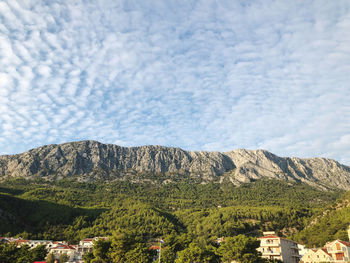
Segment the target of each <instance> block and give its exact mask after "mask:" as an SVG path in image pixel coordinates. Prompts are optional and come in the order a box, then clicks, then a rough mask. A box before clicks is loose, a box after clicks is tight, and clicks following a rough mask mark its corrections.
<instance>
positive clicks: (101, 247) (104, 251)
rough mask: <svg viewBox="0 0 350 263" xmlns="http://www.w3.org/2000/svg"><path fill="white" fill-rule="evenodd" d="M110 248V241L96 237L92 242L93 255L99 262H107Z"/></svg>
mask: <svg viewBox="0 0 350 263" xmlns="http://www.w3.org/2000/svg"><path fill="white" fill-rule="evenodd" d="M110 248H111V242H110V241H106V240H103V239H98V240H96V241H95V242H94V249H93V255H94V257H95V259H96V260H99V262H108V260H109V257H108V254H109V250H110ZM96 260H93V261H92V262H97V261H96Z"/></svg>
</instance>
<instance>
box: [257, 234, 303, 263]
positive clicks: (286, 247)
mask: <svg viewBox="0 0 350 263" xmlns="http://www.w3.org/2000/svg"><path fill="white" fill-rule="evenodd" d="M263 234H264V236H262V237H259V238H258V240H260V247H259V248H258V249H257V250H258V251H259V252H261V254H262V257H263V258H266V259H272V260H274V259H277V260H281V261H283V262H284V263H298V262H299V260H300V258H301V256H300V255H299V249H298V243H297V242H295V241H292V240H289V239H285V238H282V237H279V236H277V235H276V234H275V232H273V231H269V232H264V233H263Z"/></svg>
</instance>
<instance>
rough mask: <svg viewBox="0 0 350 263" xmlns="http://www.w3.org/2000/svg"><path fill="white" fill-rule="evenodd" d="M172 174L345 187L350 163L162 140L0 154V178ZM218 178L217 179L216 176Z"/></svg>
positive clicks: (70, 145)
mask: <svg viewBox="0 0 350 263" xmlns="http://www.w3.org/2000/svg"><path fill="white" fill-rule="evenodd" d="M130 171H132V172H134V173H136V174H137V173H156V174H162V175H164V176H165V177H166V178H168V177H169V178H171V176H172V175H174V174H177V175H179V176H181V175H189V176H194V177H198V178H201V179H202V180H204V181H210V180H217V181H224V180H222V179H224V178H228V179H229V180H230V181H231V182H233V183H234V184H241V183H244V182H251V181H253V180H257V179H260V178H273V179H280V180H286V181H295V182H303V183H307V184H309V185H311V186H315V187H318V188H320V189H327V188H339V189H345V190H350V167H348V166H345V165H341V164H339V163H338V162H336V161H334V160H330V159H325V158H311V159H300V158H289V157H287V158H284V157H279V156H276V155H274V154H272V153H270V152H268V151H264V150H245V149H238V150H234V151H230V152H226V153H220V152H202V151H201V152H189V151H184V150H182V149H180V148H171V147H163V146H141V147H121V146H117V145H112V144H102V143H99V142H96V141H80V142H71V143H64V144H60V145H55V144H53V145H47V146H43V147H39V148H36V149H32V150H30V151H28V152H25V153H21V154H16V155H3V156H0V178H6V177H37V176H39V177H55V176H56V177H57V178H65V177H75V176H76V177H79V176H85V177H88V178H91V179H92V180H93V179H96V178H105V179H115V178H122V177H123V176H124V174H125V173H128V172H130ZM220 179H221V180H220Z"/></svg>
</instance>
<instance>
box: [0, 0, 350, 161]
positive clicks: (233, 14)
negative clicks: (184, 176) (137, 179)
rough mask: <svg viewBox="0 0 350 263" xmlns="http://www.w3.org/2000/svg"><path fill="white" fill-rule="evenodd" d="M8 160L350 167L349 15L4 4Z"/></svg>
mask: <svg viewBox="0 0 350 263" xmlns="http://www.w3.org/2000/svg"><path fill="white" fill-rule="evenodd" d="M0 21H1V23H0V133H1V137H0V149H1V153H3V154H5V153H18V152H21V151H25V150H28V149H29V148H33V147H36V146H40V145H43V144H49V143H62V142H66V141H73V140H82V139H95V140H99V141H101V142H106V143H116V144H119V145H124V146H135V145H146V144H160V145H167V146H176V147H182V148H184V149H190V150H217V151H228V150H232V149H235V148H250V149H256V148H264V149H267V150H269V151H272V152H274V153H276V154H279V155H282V156H287V155H288V156H299V157H313V156H324V157H330V158H335V159H337V160H338V161H340V162H343V163H345V164H350V147H349V146H350V102H349V98H350V34H349V32H350V2H349V1H347V0H344V1H341V0H339V1H252V2H250V1H210V0H206V1H180V2H174V1H144V0H142V1H112V0H111V1H107V0H106V1H79V0H77V1H68V0H67V1H65V0H62V1H34V0H27V1H25V0H21V1H15V0H8V1H0Z"/></svg>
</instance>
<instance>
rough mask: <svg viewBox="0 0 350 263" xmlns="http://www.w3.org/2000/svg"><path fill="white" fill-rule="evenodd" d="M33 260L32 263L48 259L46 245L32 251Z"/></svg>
mask: <svg viewBox="0 0 350 263" xmlns="http://www.w3.org/2000/svg"><path fill="white" fill-rule="evenodd" d="M30 252H31V255H32V258H33V260H32V261H42V260H44V259H45V258H46V255H47V249H46V246H45V245H40V246H37V247H35V248H33V249H31V250H30Z"/></svg>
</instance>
